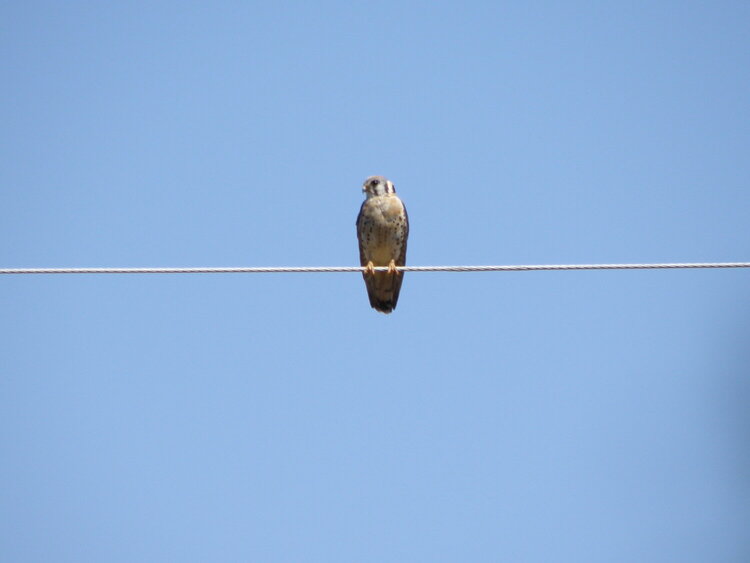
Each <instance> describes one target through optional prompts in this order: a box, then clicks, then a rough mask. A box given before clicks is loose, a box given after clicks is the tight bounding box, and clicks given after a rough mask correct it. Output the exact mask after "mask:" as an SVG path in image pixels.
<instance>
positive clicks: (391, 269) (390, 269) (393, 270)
mask: <svg viewBox="0 0 750 563" xmlns="http://www.w3.org/2000/svg"><path fill="white" fill-rule="evenodd" d="M388 273H389V274H400V273H401V272H399V271H398V270H397V269H396V261H395V260H391V262H390V264H388Z"/></svg>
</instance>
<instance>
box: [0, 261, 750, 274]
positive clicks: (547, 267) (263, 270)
mask: <svg viewBox="0 0 750 563" xmlns="http://www.w3.org/2000/svg"><path fill="white" fill-rule="evenodd" d="M691 268H692V269H699V268H701V269H711V268H750V262H687V263H657V264H541V265H533V264H532V265H508V266H399V267H398V268H397V269H398V270H399V271H400V272H529V271H557V270H681V269H691ZM363 271H365V268H363V267H360V266H291V267H286V266H280V267H276V266H270V267H257V266H250V267H227V268H225V267H198V268H0V274H276V273H287V274H291V273H333V272H363ZM375 271H376V272H385V271H388V268H386V267H376V268H375Z"/></svg>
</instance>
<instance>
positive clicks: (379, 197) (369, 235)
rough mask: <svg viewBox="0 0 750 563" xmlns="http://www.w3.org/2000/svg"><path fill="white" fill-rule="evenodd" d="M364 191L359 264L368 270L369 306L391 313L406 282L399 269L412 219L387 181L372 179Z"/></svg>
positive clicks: (360, 214) (358, 220)
mask: <svg viewBox="0 0 750 563" xmlns="http://www.w3.org/2000/svg"><path fill="white" fill-rule="evenodd" d="M362 191H363V192H364V193H365V201H364V202H363V203H362V207H361V208H360V210H359V216H358V217H357V238H358V239H359V263H360V264H361V265H362V266H365V267H366V268H367V270H366V271H365V272H363V273H362V276H363V277H364V279H365V286H366V287H367V295H368V297H369V298H370V305H371V306H372V308H373V309H375V310H376V311H380V312H381V313H390V312H391V311H393V310H394V309H395V308H396V303H397V302H398V294H399V292H400V291H401V283H402V282H403V279H404V274H403V272H399V271H398V270H397V269H396V266H405V265H406V240H407V238H408V236H409V216H408V215H407V214H406V207H404V204H403V202H402V201H401V200H400V199H399V197H398V196H397V195H396V189H395V188H394V186H393V182H391V181H390V180H388V179H387V178H384V177H383V176H370V177H369V178H367V180H365V183H364V185H363V186H362ZM378 266H385V267H388V271H386V272H376V271H375V270H374V269H373V268H375V267H378Z"/></svg>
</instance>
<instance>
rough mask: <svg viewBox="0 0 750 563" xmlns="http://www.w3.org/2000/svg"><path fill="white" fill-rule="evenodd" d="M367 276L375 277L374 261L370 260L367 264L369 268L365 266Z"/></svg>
mask: <svg viewBox="0 0 750 563" xmlns="http://www.w3.org/2000/svg"><path fill="white" fill-rule="evenodd" d="M365 274H367V275H369V276H374V275H375V264H373V263H372V260H370V261H369V262H368V263H367V266H365Z"/></svg>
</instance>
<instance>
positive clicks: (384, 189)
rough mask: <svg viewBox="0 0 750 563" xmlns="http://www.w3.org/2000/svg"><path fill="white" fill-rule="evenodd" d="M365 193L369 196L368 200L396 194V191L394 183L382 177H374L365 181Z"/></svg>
mask: <svg viewBox="0 0 750 563" xmlns="http://www.w3.org/2000/svg"><path fill="white" fill-rule="evenodd" d="M363 191H364V192H365V194H367V198H368V199H369V198H371V197H376V196H382V195H386V194H395V193H396V189H395V188H394V187H393V182H391V181H390V180H388V179H386V178H383V177H382V176H373V177H370V178H368V179H367V180H365V185H364V188H363Z"/></svg>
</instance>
